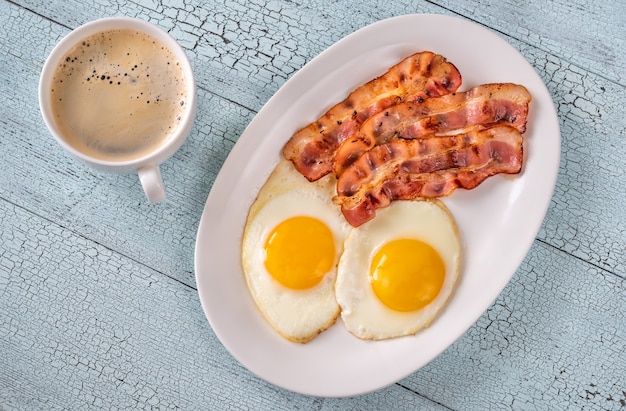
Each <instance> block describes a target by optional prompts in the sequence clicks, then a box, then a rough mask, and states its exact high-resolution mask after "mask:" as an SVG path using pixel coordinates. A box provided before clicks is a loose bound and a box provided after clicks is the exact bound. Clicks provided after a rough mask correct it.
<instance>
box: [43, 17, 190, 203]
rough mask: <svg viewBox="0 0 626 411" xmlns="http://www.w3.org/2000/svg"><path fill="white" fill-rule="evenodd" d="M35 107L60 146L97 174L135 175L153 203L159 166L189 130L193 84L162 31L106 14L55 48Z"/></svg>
mask: <svg viewBox="0 0 626 411" xmlns="http://www.w3.org/2000/svg"><path fill="white" fill-rule="evenodd" d="M39 104H40V109H41V113H42V116H43V119H44V121H45V123H46V125H47V127H48V129H49V130H50V132H51V134H52V135H53V136H54V138H55V139H56V140H57V142H58V143H59V144H60V145H61V146H62V147H63V148H65V149H66V150H67V151H68V152H69V153H71V154H72V155H73V156H74V157H76V158H78V159H80V160H82V161H83V162H85V163H86V164H88V165H90V166H92V167H94V168H95V169H98V170H101V171H107V172H114V173H134V172H137V173H138V175H139V177H140V180H141V183H142V186H143V189H144V191H145V193H146V196H147V197H148V200H150V201H151V202H153V203H156V202H159V201H162V200H164V199H165V197H166V194H165V189H164V186H163V181H162V178H161V174H160V171H159V164H161V163H162V162H163V161H165V160H166V159H168V158H169V157H171V156H172V155H173V154H174V153H175V152H176V151H177V150H178V149H179V148H180V146H181V145H182V144H183V142H184V141H185V140H186V138H187V135H188V134H189V132H190V130H191V127H192V125H193V120H194V117H195V111H196V86H195V80H194V76H193V71H192V69H191V64H190V63H189V60H188V58H187V56H186V54H185V52H184V50H183V49H182V47H180V45H179V44H178V43H177V42H176V40H175V39H174V38H172V37H171V36H170V35H169V34H168V33H167V32H165V31H164V30H162V29H161V28H159V27H158V26H155V25H153V24H151V23H148V22H146V21H143V20H139V19H135V18H129V17H111V18H104V19H100V20H96V21H93V22H90V23H87V24H85V25H83V26H80V27H78V28H77V29H75V30H73V31H72V32H70V33H69V34H68V35H67V36H66V37H65V38H63V39H62V40H61V41H60V42H59V44H57V46H56V47H55V48H54V49H53V51H52V52H51V54H50V56H49V57H48V59H47V61H46V63H45V65H44V67H43V70H42V73H41V78H40V82H39Z"/></svg>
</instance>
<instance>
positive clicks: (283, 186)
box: [241, 161, 349, 343]
mask: <svg viewBox="0 0 626 411" xmlns="http://www.w3.org/2000/svg"><path fill="white" fill-rule="evenodd" d="M335 184H336V179H335V178H334V177H333V176H326V177H324V178H322V179H320V180H318V181H316V182H313V183H311V182H309V181H308V180H306V179H305V178H304V177H303V176H302V175H300V174H299V173H298V172H297V171H296V170H295V169H294V168H293V166H292V164H291V163H290V162H288V161H281V162H280V163H279V164H278V165H277V166H276V168H275V169H274V171H273V172H272V174H271V175H270V177H269V178H268V180H267V181H266V183H265V185H264V186H263V187H262V188H261V190H260V191H259V195H258V196H257V198H256V200H255V202H254V203H253V205H252V206H251V208H250V212H249V215H248V219H247V222H246V227H245V230H244V235H243V240H242V257H241V259H242V265H243V271H244V274H245V277H246V282H247V284H248V289H249V290H250V294H251V295H252V298H253V299H254V301H255V303H256V305H257V307H258V308H259V310H260V311H261V313H262V314H263V316H264V317H265V319H266V320H267V322H269V323H270V325H271V326H272V327H273V328H274V329H275V330H276V331H277V332H278V333H280V334H281V335H282V336H284V337H285V338H287V339H289V340H291V341H295V342H301V343H304V342H307V341H310V340H311V339H313V338H315V337H316V336H317V335H318V334H319V333H321V332H322V331H324V330H325V329H327V328H328V327H330V326H331V325H333V324H334V323H335V321H336V320H337V318H338V317H339V313H340V308H339V305H338V303H337V301H336V299H335V292H334V285H335V280H336V276H337V271H336V266H337V263H338V261H339V257H340V256H341V253H342V251H343V242H344V239H345V237H346V235H347V232H348V231H349V225H348V224H347V223H346V222H345V220H344V219H343V216H342V215H341V212H340V211H339V209H338V208H337V207H336V206H334V205H333V203H332V196H333V195H334V193H335ZM302 215H306V216H310V217H314V218H317V219H318V220H320V221H322V222H323V223H324V224H325V225H326V226H327V227H328V228H329V229H330V230H331V232H332V233H333V237H334V240H335V248H336V250H335V262H334V263H333V268H332V269H331V271H330V272H328V273H327V274H326V275H325V276H324V278H323V279H322V281H321V282H320V283H319V284H317V285H316V286H314V287H312V288H309V289H306V290H292V289H289V288H287V287H284V286H283V285H281V284H280V283H279V282H278V281H276V280H275V279H274V278H273V277H272V276H271V275H270V274H269V273H268V272H267V270H266V268H265V250H264V244H265V241H266V239H267V237H268V235H269V234H270V232H271V231H272V230H273V229H274V227H276V226H277V225H278V224H279V223H281V222H282V221H284V220H286V219H288V218H291V217H295V216H302Z"/></svg>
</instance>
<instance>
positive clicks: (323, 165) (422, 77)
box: [283, 51, 461, 181]
mask: <svg viewBox="0 0 626 411" xmlns="http://www.w3.org/2000/svg"><path fill="white" fill-rule="evenodd" d="M460 85H461V74H460V73H459V71H458V70H457V69H456V67H454V65H453V64H452V63H449V62H447V61H446V59H445V58H444V57H442V56H440V55H438V54H434V53H431V52H428V51H425V52H422V53H417V54H414V55H412V56H409V57H407V58H405V59H404V60H403V61H401V62H400V63H398V64H397V65H395V66H393V67H391V68H390V69H389V70H388V71H387V72H386V73H385V74H383V75H382V76H380V77H378V78H376V79H374V80H371V81H369V82H368V83H365V84H364V85H362V86H360V87H358V88H357V89H355V90H354V91H352V92H351V93H350V94H349V95H348V97H347V98H346V99H345V100H344V101H342V102H341V103H339V104H337V105H335V106H334V107H332V108H331V109H330V110H328V111H327V112H326V113H325V114H324V115H323V116H321V117H320V118H319V119H318V120H317V121H315V122H313V123H311V124H309V125H308V126H306V127H304V128H302V129H301V130H299V131H298V132H296V133H295V134H294V135H293V136H292V137H291V139H290V140H289V141H288V142H287V144H286V145H285V147H284V148H283V156H284V157H285V158H286V159H287V160H290V161H291V162H293V164H294V166H295V168H296V169H297V170H298V171H299V172H300V173H301V174H302V175H304V176H305V177H306V178H307V179H308V180H309V181H315V180H318V179H319V178H321V177H323V176H324V175H326V174H328V173H330V172H331V171H332V170H333V164H334V158H335V152H336V150H337V148H338V147H339V145H340V144H341V143H342V142H343V141H344V140H345V139H346V138H348V137H350V136H352V135H354V134H355V133H356V132H357V131H358V129H359V127H360V125H361V124H362V123H363V122H364V121H365V120H366V119H368V118H369V117H371V116H372V115H374V114H376V113H379V112H381V111H383V110H385V109H387V108H389V107H391V106H393V105H395V104H397V103H400V102H403V101H418V100H424V99H427V98H429V97H437V96H441V95H444V94H448V93H452V92H454V91H456V90H457V89H458V88H459V86H460Z"/></svg>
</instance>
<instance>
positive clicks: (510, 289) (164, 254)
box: [0, 0, 626, 410]
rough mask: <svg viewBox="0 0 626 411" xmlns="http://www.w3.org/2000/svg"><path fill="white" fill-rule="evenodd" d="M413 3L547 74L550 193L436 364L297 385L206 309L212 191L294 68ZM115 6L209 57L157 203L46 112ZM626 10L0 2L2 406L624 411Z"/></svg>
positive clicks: (539, 2)
mask: <svg viewBox="0 0 626 411" xmlns="http://www.w3.org/2000/svg"><path fill="white" fill-rule="evenodd" d="M407 13H438V14H446V15H454V16H459V17H462V18H465V19H468V20H471V21H474V22H476V23H478V24H481V25H483V26H485V27H487V28H488V29H490V30H491V31H493V33H495V34H496V35H498V36H500V37H502V38H503V39H505V40H506V41H508V42H509V43H510V44H511V45H512V46H513V47H515V48H516V49H518V50H519V51H520V52H521V53H522V54H523V55H524V56H525V57H526V59H527V60H528V61H529V62H530V63H531V64H532V66H533V67H534V68H535V69H536V71H537V72H538V73H539V75H540V76H541V78H542V79H543V80H544V82H545V83H546V85H547V87H548V89H549V91H550V94H551V96H552V98H553V100H554V103H555V105H556V108H557V110H558V116H559V121H560V127H561V132H562V151H561V163H560V170H559V176H558V181H557V185H556V190H555V193H554V197H553V198H552V202H551V205H550V208H549V210H548V212H547V215H546V218H545V220H544V222H543V225H542V227H541V230H540V231H539V233H538V235H537V237H536V239H535V241H534V243H533V245H532V247H531V249H530V252H529V254H528V255H527V257H526V258H525V260H524V262H523V263H522V265H521V266H520V267H519V270H518V271H517V272H516V273H515V275H514V276H513V278H512V280H511V281H510V283H509V284H508V285H507V286H506V288H505V289H504V291H503V292H502V293H501V294H500V296H499V297H498V298H497V299H496V301H495V302H494V303H493V304H492V305H491V306H490V308H489V309H488V311H487V312H485V313H484V315H482V317H480V319H479V320H478V321H477V322H476V323H475V324H474V325H473V326H472V327H471V328H470V329H469V330H468V331H467V332H465V333H464V334H463V335H462V336H461V338H459V339H458V340H457V341H456V342H455V343H454V344H453V345H452V346H450V347H449V348H448V349H447V350H446V351H444V352H443V354H441V355H440V356H438V357H437V358H436V359H435V360H433V361H432V362H430V363H429V364H428V365H427V366H425V367H424V368H422V369H420V370H418V371H416V372H415V373H413V374H412V375H410V376H409V377H407V378H405V379H403V380H401V381H399V382H398V383H396V384H392V385H391V386H389V387H386V388H383V389H381V390H379V391H376V392H373V393H369V394H366V395H362V396H358V397H354V398H314V397H307V396H303V395H299V394H295V393H292V392H289V391H285V390H283V389H281V388H277V387H275V386H273V385H271V384H269V383H267V382H265V381H263V380H261V379H259V378H257V377H256V376H254V375H253V374H252V373H250V372H249V371H248V370H246V369H245V368H244V367H242V366H241V365H240V364H239V363H238V362H237V361H236V360H235V359H234V358H233V357H232V356H231V355H230V354H229V353H228V352H227V351H226V349H225V348H224V347H223V346H222V344H221V343H220V341H219V340H218V338H217V337H216V336H215V334H214V332H213V330H212V329H211V327H210V325H209V323H208V322H207V320H206V318H205V316H204V313H203V311H202V308H201V306H200V302H199V297H198V293H197V290H196V285H195V279H194V244H195V238H196V233H197V228H198V222H199V219H200V216H201V214H202V210H203V207H204V203H205V201H206V198H207V195H208V193H209V191H210V189H211V186H212V183H213V181H214V180H215V178H216V176H217V174H218V172H219V170H220V167H221V165H222V164H223V162H224V160H225V158H226V156H227V155H228V153H229V151H230V150H231V149H232V147H233V146H234V144H235V143H236V141H237V139H238V137H239V136H240V135H241V133H242V132H243V130H244V129H245V127H246V126H247V124H248V123H249V122H250V120H251V119H252V118H253V117H254V115H255V113H256V112H258V110H259V109H260V108H261V107H262V105H263V104H264V103H265V102H266V101H267V100H268V99H269V98H270V97H271V96H272V95H273V93H275V92H276V91H277V90H278V89H279V88H280V86H281V85H282V84H284V83H285V81H287V80H288V79H289V78H290V77H291V76H293V75H294V73H296V72H297V71H298V69H300V68H301V67H303V65H305V64H306V63H307V62H308V61H310V60H311V59H312V58H313V57H315V56H316V55H317V54H318V53H320V52H321V51H323V50H324V49H326V48H327V47H329V46H331V45H332V44H333V43H335V42H336V41H338V40H340V39H341V38H342V37H344V36H346V35H348V34H350V33H352V32H354V31H355V30H357V29H359V28H362V27H364V26H366V25H367V24H370V23H373V22H375V21H378V20H380V19H383V18H387V17H392V16H397V15H402V14H407ZM110 15H127V16H133V17H140V18H143V19H147V20H149V21H151V22H154V23H156V24H158V25H160V26H161V27H163V28H164V29H166V30H168V31H169V32H170V33H171V34H172V35H173V36H174V37H175V38H176V39H177V40H178V41H179V42H180V43H181V44H182V45H183V47H184V48H185V49H186V51H187V53H188V55H189V57H190V59H191V61H192V64H193V66H194V70H195V73H196V77H197V82H198V97H199V103H198V115H197V118H196V122H195V125H194V128H193V130H192V133H191V135H190V136H189V139H188V140H187V142H186V143H185V144H184V145H183V147H182V148H181V149H180V151H179V152H177V154H176V155H175V156H174V157H173V158H172V159H170V160H168V161H167V162H166V163H165V164H164V165H163V166H162V174H163V177H164V179H165V181H166V185H167V187H168V200H167V202H165V203H163V204H160V205H158V206H153V205H150V204H148V203H147V202H146V201H145V199H144V197H143V193H142V192H141V187H140V185H139V182H138V179H137V176H136V175H109V174H100V173H97V172H94V171H92V170H91V169H88V168H87V167H86V166H84V165H82V164H80V163H78V162H76V161H74V160H73V159H71V158H69V157H68V156H67V155H66V153H65V152H64V151H63V150H62V149H61V148H60V147H59V146H58V145H57V144H56V143H55V142H54V141H53V139H52V137H51V136H50V134H49V133H48V131H47V129H46V128H45V126H44V124H43V121H42V119H41V116H40V113H39V108H38V101H37V84H38V78H39V73H40V70H41V68H42V65H43V63H44V60H45V58H46V57H47V55H48V53H49V52H50V51H51V50H52V48H53V47H54V45H55V44H56V43H57V42H58V41H59V40H60V39H61V38H62V37H63V36H64V35H65V34H67V33H68V32H69V31H70V30H71V29H72V28H74V27H77V26H78V25H80V24H82V23H85V22H87V21H90V20H93V19H95V18H98V17H104V16H110ZM625 24H626V2H625V1H624V0H611V1H604V2H589V1H583V0H573V1H566V0H556V1H552V2H546V1H543V0H527V1H514V0H503V1H495V0H479V1H475V2H466V1H460V0H435V1H398V2H389V1H385V0H372V1H361V2H350V1H319V0H317V1H316V0H312V1H306V0H300V1H284V2H281V1H268V0H258V1H247V0H237V1H232V2H226V5H223V4H222V2H214V1H207V2H202V1H198V0H177V1H171V2H161V1H157V0H135V1H129V2H115V1H107V0H97V1H96V2H95V4H88V3H85V2H81V1H76V0H69V1H50V2H40V1H33V0H10V1H7V0H0V101H1V103H0V136H1V138H0V161H1V163H0V409H2V410H11V409H17V410H31V409H42V410H49V409H101V408H102V409H135V408H140V409H145V408H156V409H170V408H178V409H192V410H200V409H242V410H243V409H246V410H247V409H254V410H257V409H268V410H279V409H284V410H289V409H316V410H321V409H323V410H344V409H354V410H361V409H376V410H378V409H427V410H448V409H449V410H470V409H471V410H485V409H515V410H534V409H541V410H565V409H585V410H626V184H625V182H626V171H625V169H626V29H625ZM442 30H445V28H442ZM277 361H279V359H277ZM390 366H393V365H392V364H390Z"/></svg>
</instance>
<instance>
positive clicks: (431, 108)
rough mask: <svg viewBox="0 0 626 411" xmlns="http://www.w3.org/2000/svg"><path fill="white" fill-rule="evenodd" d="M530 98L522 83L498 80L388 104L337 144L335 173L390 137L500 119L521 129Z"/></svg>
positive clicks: (438, 131)
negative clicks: (421, 98) (414, 99)
mask: <svg viewBox="0 0 626 411" xmlns="http://www.w3.org/2000/svg"><path fill="white" fill-rule="evenodd" d="M530 101H531V96H530V93H529V92H528V90H526V88H525V87H524V86H521V85H517V84H511V83H499V84H483V85H480V86H477V87H474V88H473V89H471V90H469V91H466V92H462V93H453V94H448V95H444V96H441V97H437V98H430V99H428V100H424V101H421V102H410V103H402V104H398V105H395V106H393V107H389V108H388V109H386V110H384V111H382V112H380V113H378V114H376V115H373V116H372V117H370V118H369V119H368V120H367V121H365V122H364V123H363V124H362V125H361V128H360V130H359V131H358V132H357V133H356V134H355V135H354V136H352V137H351V138H349V139H346V140H345V141H344V142H343V143H342V144H341V146H340V147H339V149H338V150H337V154H336V155H335V166H334V172H335V175H337V176H339V175H341V174H342V173H343V171H344V170H345V169H346V167H348V166H349V165H350V164H351V163H352V162H353V161H355V160H356V159H357V158H359V156H360V155H361V154H362V153H363V152H365V151H367V150H369V149H371V148H372V147H374V146H375V145H377V144H383V143H386V142H389V141H391V140H392V139H394V138H403V139H414V138H420V137H424V136H426V135H428V134H445V133H449V132H453V131H455V130H458V129H463V128H466V127H468V126H470V125H484V126H490V125H495V124H504V123H506V124H510V125H511V126H513V127H515V128H516V129H517V130H518V131H519V132H520V133H524V131H525V130H526V120H527V118H528V105H529V103H530Z"/></svg>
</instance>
